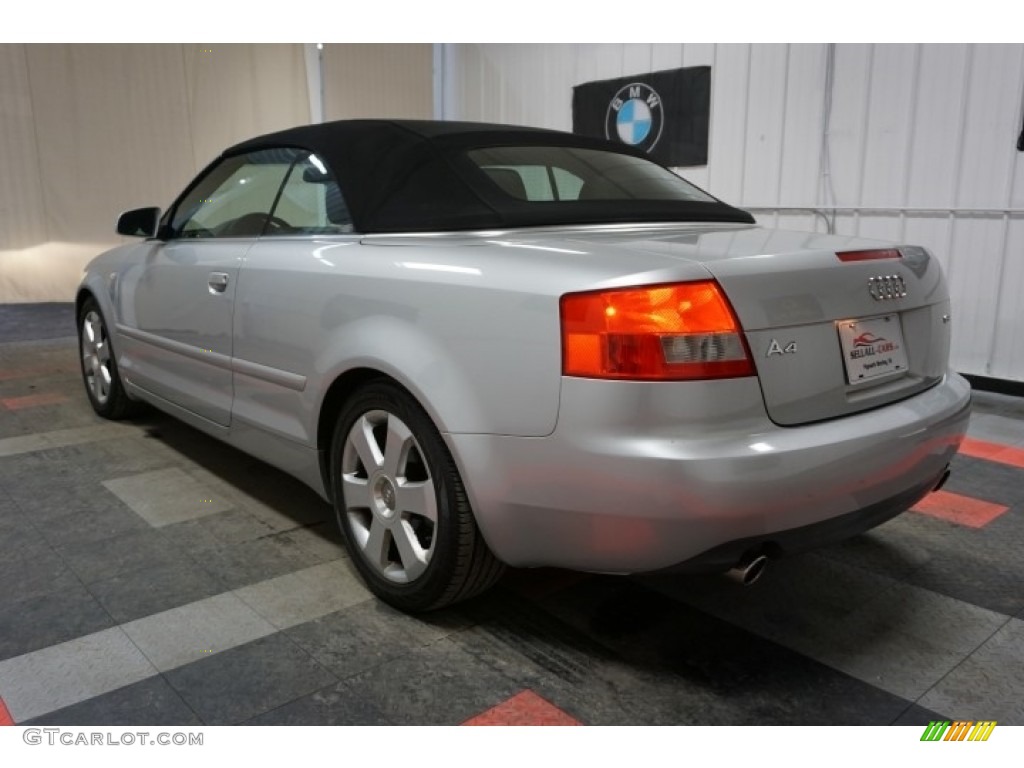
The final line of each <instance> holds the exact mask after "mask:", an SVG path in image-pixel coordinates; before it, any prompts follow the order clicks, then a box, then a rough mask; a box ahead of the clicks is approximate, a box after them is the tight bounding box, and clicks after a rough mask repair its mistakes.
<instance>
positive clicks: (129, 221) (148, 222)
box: [117, 208, 160, 237]
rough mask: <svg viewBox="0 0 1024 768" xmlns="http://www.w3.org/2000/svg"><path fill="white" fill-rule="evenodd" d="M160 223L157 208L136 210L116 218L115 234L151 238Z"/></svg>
mask: <svg viewBox="0 0 1024 768" xmlns="http://www.w3.org/2000/svg"><path fill="white" fill-rule="evenodd" d="M159 221H160V209H159V208H136V209H135V210H132V211H125V212H124V213H122V214H121V215H120V216H118V217H117V234H119V235H127V236H128V237H153V236H154V235H156V227H157V224H158V223H159Z"/></svg>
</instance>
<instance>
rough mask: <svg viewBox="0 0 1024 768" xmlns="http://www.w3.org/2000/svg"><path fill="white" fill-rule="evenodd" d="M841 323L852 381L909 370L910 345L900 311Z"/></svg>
mask: <svg viewBox="0 0 1024 768" xmlns="http://www.w3.org/2000/svg"><path fill="white" fill-rule="evenodd" d="M837 326H838V328H839V343H840V346H841V347H842V350H843V365H845V366H846V380H847V381H848V382H849V383H850V384H860V383H862V382H865V381H871V380H872V379H877V378H879V377H882V376H888V375H889V374H892V373H902V372H905V371H906V370H907V349H906V347H905V346H904V344H903V326H902V324H901V323H900V316H899V315H897V314H892V315H882V316H881V317H869V318H865V319H861V320H841V321H840V322H839V323H837Z"/></svg>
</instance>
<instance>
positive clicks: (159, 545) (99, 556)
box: [58, 528, 190, 584]
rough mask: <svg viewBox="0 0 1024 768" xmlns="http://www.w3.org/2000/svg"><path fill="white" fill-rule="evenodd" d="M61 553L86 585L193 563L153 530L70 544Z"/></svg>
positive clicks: (158, 532)
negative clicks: (140, 572) (161, 567)
mask: <svg viewBox="0 0 1024 768" xmlns="http://www.w3.org/2000/svg"><path fill="white" fill-rule="evenodd" d="M58 551H59V553H60V554H61V555H62V556H63V557H64V558H65V559H66V560H67V563H68V565H70V566H71V568H72V570H74V572H75V573H76V574H78V577H79V578H80V579H81V580H82V581H83V582H85V583H86V584H93V583H95V582H97V581H103V580H105V579H110V578H113V577H114V576H118V575H120V574H126V573H132V572H134V571H144V570H147V569H149V568H154V567H156V566H160V565H173V564H176V563H187V562H190V560H189V558H188V557H187V556H186V555H185V554H184V553H183V552H182V551H180V550H179V549H177V548H176V547H174V546H173V545H172V544H171V543H170V542H168V541H167V539H166V538H164V537H163V536H162V535H161V533H160V531H158V530H153V529H152V528H149V529H145V530H140V531H136V532H133V533H126V534H122V535H120V536H113V537H111V538H109V539H103V540H101V541H94V542H86V543H82V544H75V545H68V546H66V547H63V548H61V549H60V550H58Z"/></svg>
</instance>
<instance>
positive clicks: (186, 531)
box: [163, 509, 276, 552]
mask: <svg viewBox="0 0 1024 768" xmlns="http://www.w3.org/2000/svg"><path fill="white" fill-rule="evenodd" d="M163 532H164V534H165V535H166V536H168V537H169V538H170V539H172V540H173V541H175V542H177V543H178V544H180V545H181V546H183V547H185V548H187V549H188V550H189V551H193V552H195V551H200V550H207V549H217V548H220V547H229V546H232V545H234V544H241V543H242V542H245V541H254V540H255V539H260V538H263V537H265V536H270V535H273V534H274V533H276V531H275V530H274V529H273V528H271V527H270V526H269V525H267V524H266V523H264V522H262V521H261V520H258V519H257V518H255V517H253V516H252V515H251V514H249V513H248V512H246V511H244V510H241V509H229V510H227V511H224V512H216V513H213V514H210V515H207V516H205V517H202V518H199V519H198V520H188V521H185V522H181V523H174V524H171V525H168V526H166V527H164V528H163Z"/></svg>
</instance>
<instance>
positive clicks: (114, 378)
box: [78, 297, 137, 419]
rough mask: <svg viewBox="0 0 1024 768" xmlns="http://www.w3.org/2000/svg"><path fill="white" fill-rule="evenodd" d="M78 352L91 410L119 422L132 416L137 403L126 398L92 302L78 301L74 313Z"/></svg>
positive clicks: (101, 317)
mask: <svg viewBox="0 0 1024 768" xmlns="http://www.w3.org/2000/svg"><path fill="white" fill-rule="evenodd" d="M78 350H79V360H80V362H81V365H82V382H83V383H84V384H85V392H86V394H87V395H88V396H89V402H90V403H92V407H93V410H94V411H96V413H98V414H99V415H100V416H102V417H103V418H105V419H123V418H126V417H127V416H130V415H132V414H133V413H134V412H135V411H136V409H137V403H136V402H135V401H133V400H131V399H130V398H129V397H128V394H127V393H126V392H125V389H124V385H123V384H122V383H121V377H120V374H118V372H117V361H116V360H114V351H113V350H112V349H111V347H110V333H109V332H108V330H107V325H106V322H105V321H104V320H103V315H102V314H100V308H99V305H98V304H97V303H96V299H94V298H92V297H89V298H88V299H86V300H85V301H84V302H82V307H81V309H80V310H79V313H78Z"/></svg>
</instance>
